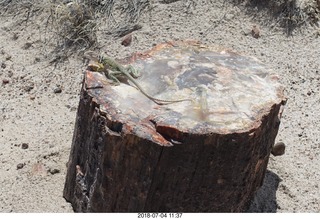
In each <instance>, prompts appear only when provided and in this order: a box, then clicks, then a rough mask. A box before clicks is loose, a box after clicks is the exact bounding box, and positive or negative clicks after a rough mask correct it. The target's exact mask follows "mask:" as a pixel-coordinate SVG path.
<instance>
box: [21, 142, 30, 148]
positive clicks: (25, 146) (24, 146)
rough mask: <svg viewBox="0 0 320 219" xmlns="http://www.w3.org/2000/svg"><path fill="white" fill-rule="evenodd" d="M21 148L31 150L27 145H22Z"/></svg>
mask: <svg viewBox="0 0 320 219" xmlns="http://www.w3.org/2000/svg"><path fill="white" fill-rule="evenodd" d="M21 148H22V149H28V148H29V145H28V144H27V143H22V144H21Z"/></svg>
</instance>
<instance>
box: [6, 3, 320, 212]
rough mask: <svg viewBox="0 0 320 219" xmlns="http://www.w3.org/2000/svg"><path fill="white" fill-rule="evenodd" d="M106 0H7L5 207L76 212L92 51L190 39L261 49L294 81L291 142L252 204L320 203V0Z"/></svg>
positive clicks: (287, 134)
mask: <svg viewBox="0 0 320 219" xmlns="http://www.w3.org/2000/svg"><path fill="white" fill-rule="evenodd" d="M88 2H91V3H88ZM105 2H107V3H106V4H111V3H110V2H113V1H48V0H44V1H37V0H29V1H25V0H22V1H15V0H12V1H10V0H0V167H1V168H0V183H1V188H0V212H73V209H72V207H71V205H70V203H68V202H66V201H65V199H64V198H63V187H64V183H65V176H66V163H67V161H68V158H69V153H70V147H71V142H72V136H73V129H74V124H75V118H76V113H77V107H78V103H79V94H80V89H81V83H82V80H83V75H84V74H83V73H84V69H85V68H86V64H87V62H86V60H85V59H84V58H83V52H84V51H87V50H95V51H104V52H106V53H108V54H109V55H110V56H113V57H115V58H124V57H126V56H128V55H130V54H132V53H133V52H138V51H145V50H148V49H150V48H151V47H152V46H154V45H156V44H157V43H161V42H166V41H170V40H184V39H194V40H199V41H201V42H202V43H204V44H208V45H211V44H214V45H220V46H223V47H225V48H229V49H232V50H234V51H237V52H240V53H242V54H247V55H249V56H254V57H256V58H258V59H260V60H261V61H262V62H263V63H265V64H266V65H267V66H268V67H270V69H272V70H273V71H274V72H276V73H277V74H278V76H279V78H280V82H281V83H282V84H283V85H284V87H285V89H286V91H285V92H286V96H287V98H288V101H287V104H286V106H285V109H284V113H283V117H282V119H281V125H280V129H279V133H278V136H277V139H276V141H282V142H284V143H285V144H286V152H285V154H284V155H283V156H279V157H273V156H271V157H270V161H269V164H268V171H267V173H266V177H265V180H264V184H263V186H262V187H261V188H260V189H259V190H258V192H257V194H256V196H255V198H254V200H253V201H252V204H251V207H250V209H249V210H248V211H249V212H320V189H319V187H320V165H319V163H320V128H319V124H320V95H319V92H320V88H319V87H320V47H319V45H320V29H319V24H320V23H319V17H320V2H319V1H316V0H300V1H298V0H297V1H294V0H292V1H289V0H286V1H285V0H281V1H273V0H269V1H262V0H261V1H259V0H255V1H253V0H252V1H250V0H247V1H244V0H243V1H241V0H239V1H231V0H230V1H224V0H211V1H210V0H199V1H192V0H185V1H182V0H180V1H179V0H176V1H169V0H167V1H164V0H163V1H161V0H153V1H151V0H150V1H146V0H145V1H125V0H122V1H117V3H115V4H114V6H113V7H111V6H110V5H109V6H108V5H105V4H104V3H105ZM108 2H109V3H108ZM130 2H131V3H130ZM133 3H135V6H136V7H133V5H132V4H133ZM138 3H139V4H138ZM130 4H131V5H130ZM75 6H77V7H75ZM84 6H85V7H84ZM126 6H128V7H126ZM130 7H131V8H134V10H131V11H130V10H128V8H129V9H130ZM108 9H110V10H109V11H108ZM74 15H76V17H77V18H78V19H80V23H78V24H77V25H78V26H76V24H75V20H74V18H75V16H74ZM134 24H139V25H141V26H140V27H141V28H136V29H137V30H134V31H133V32H132V42H131V44H130V45H129V46H124V45H122V44H121V43H122V40H123V37H122V35H124V34H122V33H124V32H123V31H124V30H126V28H127V29H130V25H131V27H132V26H133V25H134ZM72 27H74V29H73V28H72ZM121 28H122V29H121ZM81 30H82V31H81ZM132 30H133V29H132ZM252 31H253V34H252Z"/></svg>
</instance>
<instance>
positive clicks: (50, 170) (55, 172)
mask: <svg viewBox="0 0 320 219" xmlns="http://www.w3.org/2000/svg"><path fill="white" fill-rule="evenodd" d="M49 173H51V174H52V175H54V174H57V173H60V170H59V169H55V168H54V169H51V168H50V169H49Z"/></svg>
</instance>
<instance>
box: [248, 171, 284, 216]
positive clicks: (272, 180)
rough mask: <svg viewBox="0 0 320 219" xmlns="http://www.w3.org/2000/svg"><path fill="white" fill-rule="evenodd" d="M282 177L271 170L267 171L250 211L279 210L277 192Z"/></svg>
mask: <svg viewBox="0 0 320 219" xmlns="http://www.w3.org/2000/svg"><path fill="white" fill-rule="evenodd" d="M280 181H281V179H280V178H279V176H278V175H277V174H275V173H273V172H271V171H269V170H267V172H266V176H265V178H264V181H263V185H262V186H261V188H260V189H259V190H258V191H257V193H256V195H255V197H254V199H253V201H252V203H251V205H250V208H249V210H248V211H247V212H248V213H259V212H266V213H267V212H269V213H274V212H277V198H276V192H277V189H278V186H279V182H280Z"/></svg>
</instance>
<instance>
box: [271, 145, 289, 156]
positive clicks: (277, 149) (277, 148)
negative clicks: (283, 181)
mask: <svg viewBox="0 0 320 219" xmlns="http://www.w3.org/2000/svg"><path fill="white" fill-rule="evenodd" d="M285 149H286V145H285V144H284V143H283V142H278V143H276V144H275V145H274V146H273V147H272V149H271V154H272V155H273V156H281V155H283V154H284V152H285Z"/></svg>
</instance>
